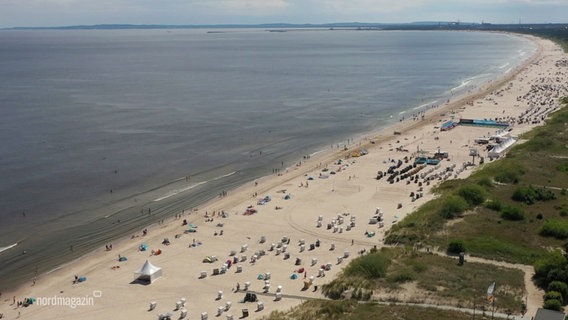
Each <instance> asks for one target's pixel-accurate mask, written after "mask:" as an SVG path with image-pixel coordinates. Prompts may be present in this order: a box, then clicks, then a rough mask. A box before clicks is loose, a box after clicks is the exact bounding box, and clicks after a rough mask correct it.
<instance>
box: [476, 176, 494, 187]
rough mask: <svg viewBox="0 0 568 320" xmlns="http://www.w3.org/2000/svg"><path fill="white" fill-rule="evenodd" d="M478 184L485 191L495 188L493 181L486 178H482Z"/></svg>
mask: <svg viewBox="0 0 568 320" xmlns="http://www.w3.org/2000/svg"><path fill="white" fill-rule="evenodd" d="M477 184H478V185H480V186H482V187H484V188H485V189H489V188H491V187H493V181H491V179H489V178H487V177H485V178H481V179H479V180H478V181H477Z"/></svg>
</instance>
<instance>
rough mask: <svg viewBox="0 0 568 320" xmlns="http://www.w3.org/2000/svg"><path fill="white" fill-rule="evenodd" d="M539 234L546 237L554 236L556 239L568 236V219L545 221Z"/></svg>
mask: <svg viewBox="0 0 568 320" xmlns="http://www.w3.org/2000/svg"><path fill="white" fill-rule="evenodd" d="M539 234H540V235H541V236H545V237H554V238H556V239H561V240H562V239H567V238H568V221H566V220H557V219H550V220H548V221H545V222H544V223H543V225H542V227H540V231H539Z"/></svg>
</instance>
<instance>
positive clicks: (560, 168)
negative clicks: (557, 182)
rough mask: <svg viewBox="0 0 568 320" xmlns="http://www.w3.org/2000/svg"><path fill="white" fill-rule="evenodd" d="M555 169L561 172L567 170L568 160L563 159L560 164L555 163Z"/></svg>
mask: <svg viewBox="0 0 568 320" xmlns="http://www.w3.org/2000/svg"><path fill="white" fill-rule="evenodd" d="M556 170H558V171H561V172H568V161H563V162H562V163H561V164H559V165H557V166H556Z"/></svg>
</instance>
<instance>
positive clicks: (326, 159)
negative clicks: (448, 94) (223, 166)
mask: <svg viewBox="0 0 568 320" xmlns="http://www.w3.org/2000/svg"><path fill="white" fill-rule="evenodd" d="M465 32H479V31H465ZM497 33H504V34H510V33H506V32H497ZM510 35H512V36H517V37H522V38H525V39H529V40H531V41H533V43H537V41H538V38H536V37H533V36H530V35H521V34H510ZM535 40H537V41H535ZM541 49H542V48H541V47H539V46H537V50H536V51H535V53H534V54H533V55H532V57H529V58H528V59H526V60H525V61H524V62H523V63H522V64H520V65H518V66H517V67H516V68H514V70H513V72H508V73H506V74H503V75H501V76H499V77H497V78H495V79H492V80H489V81H487V82H484V83H482V84H481V86H479V87H476V88H474V90H475V91H477V92H476V93H469V92H468V91H464V92H463V93H462V94H461V95H458V96H456V97H454V99H453V100H452V101H450V103H441V104H439V105H437V106H436V107H430V108H428V107H427V106H428V105H431V103H427V104H423V105H420V106H419V107H416V108H413V109H410V110H405V111H402V112H401V113H398V116H399V117H400V116H403V115H407V114H411V113H412V112H413V111H416V113H424V114H425V115H426V117H425V119H426V120H428V119H429V118H432V117H435V116H434V115H432V114H431V113H433V112H436V111H439V112H447V111H452V109H454V108H456V107H458V106H460V105H462V104H463V103H464V102H465V101H467V100H470V99H471V100H474V99H477V98H479V97H480V96H483V95H485V94H487V93H489V92H490V91H492V90H494V89H495V88H498V87H499V86H502V85H503V84H504V83H505V82H507V81H509V80H510V79H511V78H514V77H515V76H516V75H517V74H518V73H519V72H521V71H522V69H524V68H526V67H527V65H529V64H530V63H532V61H534V60H536V59H538V57H539V55H540V54H541V53H540V51H541ZM425 107H426V110H420V109H424V108H425ZM417 108H418V109H417ZM415 109H416V110H415ZM395 121H396V120H395ZM422 125H425V123H423V122H421V121H412V120H411V119H409V118H405V119H404V120H398V121H396V122H393V123H391V124H389V125H387V126H385V127H383V128H380V129H378V130H372V131H370V132H366V133H361V134H357V135H355V136H354V137H352V138H349V137H346V139H347V140H352V141H353V142H351V144H350V145H349V148H347V150H342V148H341V147H340V146H339V144H337V143H334V144H335V145H336V146H335V147H333V148H331V149H327V148H326V149H320V150H316V151H314V152H313V153H312V154H310V155H309V156H315V157H314V158H313V160H312V159H311V160H312V162H313V161H318V162H323V163H330V162H332V161H333V160H334V159H336V158H338V157H343V156H344V155H345V154H348V153H350V152H352V151H353V150H351V148H355V149H356V148H363V149H364V148H371V147H372V146H373V145H374V143H371V141H377V140H382V139H384V140H382V141H381V142H380V143H386V142H387V141H392V140H394V138H396V136H393V135H392V134H389V132H391V133H392V132H394V131H399V132H401V133H404V132H407V131H409V130H412V129H415V128H416V127H419V126H422ZM369 136H371V137H369ZM354 145H357V146H356V147H354ZM304 160H305V159H304ZM298 162H299V163H301V162H302V161H301V160H298V161H296V162H295V163H293V164H292V166H290V167H287V168H285V170H291V169H294V170H297V169H298V167H295V165H296V164H297V163H298ZM304 162H305V161H304ZM303 169H304V170H305V171H311V170H315V169H317V166H316V167H313V168H303ZM287 174H288V173H287ZM301 174H304V171H302V172H301V173H296V175H293V176H290V177H288V179H284V180H283V181H270V180H272V179H277V178H278V177H280V176H283V175H275V174H271V175H265V176H262V177H260V178H258V179H256V180H258V181H266V180H268V182H272V184H271V186H272V185H273V184H274V183H276V184H281V183H285V182H288V181H289V180H293V179H295V178H297V177H299V176H300V175H301ZM181 179H183V178H180V180H181ZM251 182H252V181H250V182H248V184H250V183H251ZM172 183H173V182H172ZM200 183H202V182H199V183H198V184H200ZM191 187H193V186H191ZM241 189H243V190H246V189H248V188H247V183H244V184H243V185H240V186H238V187H236V188H235V189H233V190H230V191H231V193H233V192H237V191H239V190H241ZM264 189H270V188H269V187H266V188H264ZM264 189H261V190H260V191H262V190H264ZM180 193H183V192H180ZM170 196H171V195H170ZM170 196H167V197H170ZM162 198H166V196H163V197H162ZM218 200H219V198H218V197H215V196H213V197H212V199H210V200H206V201H204V202H203V203H201V204H200V205H198V207H210V206H213V205H215V202H217V201H218ZM154 201H156V200H154ZM188 209H193V208H188ZM188 209H186V212H187V210H188ZM164 219H172V217H171V216H170V217H166V218H164ZM192 222H195V221H192ZM158 225H159V222H153V223H151V224H148V225H146V228H152V227H156V226H158ZM127 240H130V235H129V234H124V235H123V236H121V237H119V238H118V239H116V240H113V241H114V242H115V243H123V242H125V241H127ZM18 245H19V243H15V244H12V245H9V246H7V247H5V248H3V249H5V250H10V249H11V248H14V247H17V246H18ZM100 251H101V249H94V250H92V251H89V252H86V253H84V254H82V255H81V256H78V257H76V258H74V259H72V260H70V261H68V262H66V263H64V264H61V265H58V266H54V267H53V268H50V269H49V270H48V271H46V272H44V273H43V274H40V275H39V276H41V275H44V274H45V275H49V274H52V273H54V272H57V271H58V270H60V269H62V268H64V267H65V266H68V265H71V264H73V263H75V262H77V261H80V260H82V259H83V258H86V257H88V256H90V255H93V254H96V253H98V252H100ZM0 252H1V251H0ZM26 283H27V281H26V282H23V283H22V284H20V285H17V286H16V288H14V289H10V290H7V291H2V292H6V293H8V294H9V295H10V294H16V293H18V292H19V291H20V290H21V289H22V287H24V286H25V284H26Z"/></svg>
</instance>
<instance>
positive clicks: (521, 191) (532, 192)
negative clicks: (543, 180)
mask: <svg viewBox="0 0 568 320" xmlns="http://www.w3.org/2000/svg"><path fill="white" fill-rule="evenodd" d="M511 199H513V200H515V201H518V202H524V203H526V204H534V203H535V202H537V201H548V200H554V199H556V194H555V193H554V192H553V191H552V190H550V189H547V188H535V187H533V186H521V187H518V188H517V189H515V191H514V192H513V195H512V196H511Z"/></svg>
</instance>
